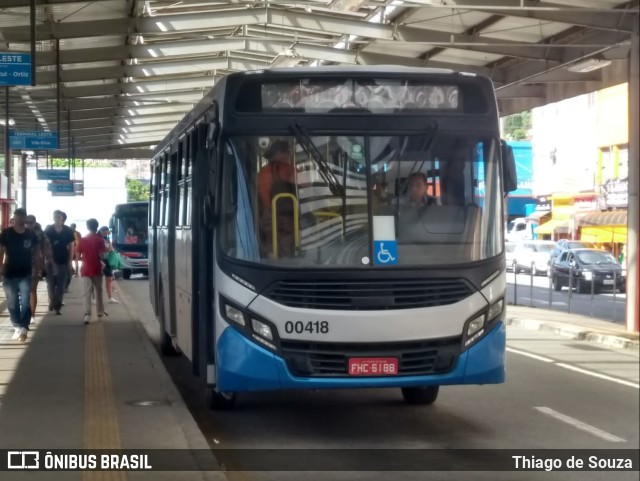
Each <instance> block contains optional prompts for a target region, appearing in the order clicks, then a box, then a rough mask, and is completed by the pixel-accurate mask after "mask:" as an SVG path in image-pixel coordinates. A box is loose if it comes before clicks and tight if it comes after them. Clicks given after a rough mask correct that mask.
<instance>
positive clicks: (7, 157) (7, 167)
mask: <svg viewBox="0 0 640 481" xmlns="http://www.w3.org/2000/svg"><path fill="white" fill-rule="evenodd" d="M4 98H5V118H4V175H6V176H7V199H11V146H10V144H9V87H5V88H4Z"/></svg>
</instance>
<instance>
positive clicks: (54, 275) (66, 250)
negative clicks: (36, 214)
mask: <svg viewBox="0 0 640 481" xmlns="http://www.w3.org/2000/svg"><path fill="white" fill-rule="evenodd" d="M66 220H67V215H66V214H65V213H64V212H62V211H61V210H56V211H54V212H53V225H50V226H48V227H47V228H46V230H45V231H44V233H45V235H46V236H47V238H48V239H49V242H50V243H51V250H52V252H53V261H54V265H53V266H52V267H51V268H49V267H47V287H48V290H49V310H50V311H53V310H54V309H55V311H56V314H60V309H62V297H63V296H64V289H65V287H66V285H67V276H69V275H70V274H71V270H72V265H73V242H74V240H75V237H74V235H73V231H72V230H71V229H70V228H69V227H67V226H66V225H64V223H65V221H66Z"/></svg>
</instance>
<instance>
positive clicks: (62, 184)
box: [47, 180, 75, 195]
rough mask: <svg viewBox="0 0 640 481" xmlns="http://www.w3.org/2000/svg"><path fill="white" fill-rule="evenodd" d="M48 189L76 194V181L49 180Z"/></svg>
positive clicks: (56, 192)
mask: <svg viewBox="0 0 640 481" xmlns="http://www.w3.org/2000/svg"><path fill="white" fill-rule="evenodd" d="M47 190H48V191H49V192H53V193H54V194H63V193H69V195H75V188H74V183H73V181H72V180H54V181H51V182H49V185H47Z"/></svg>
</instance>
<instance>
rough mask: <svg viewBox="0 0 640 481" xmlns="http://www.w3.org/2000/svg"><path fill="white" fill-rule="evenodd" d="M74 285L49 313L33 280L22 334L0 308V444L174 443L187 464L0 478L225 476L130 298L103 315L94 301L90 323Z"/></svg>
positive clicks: (118, 446)
mask: <svg viewBox="0 0 640 481" xmlns="http://www.w3.org/2000/svg"><path fill="white" fill-rule="evenodd" d="M81 291H82V282H81V279H80V278H73V280H72V283H71V286H70V292H69V293H68V294H66V296H65V304H66V305H65V306H64V307H63V311H62V315H59V316H58V315H55V313H53V312H47V311H46V309H47V305H48V300H47V294H46V286H45V284H44V283H41V285H40V286H39V298H40V299H39V300H40V303H39V307H38V309H37V310H36V316H35V317H36V319H37V322H36V324H35V325H33V324H32V326H31V329H30V332H29V337H28V339H27V341H26V342H20V341H17V340H11V336H12V334H13V328H12V327H11V323H10V321H9V318H8V312H7V310H6V309H1V310H2V312H0V450H3V449H9V450H16V449H19V450H27V449H46V450H54V449H96V450H97V449H132V450H138V449H145V450H146V449H154V450H155V449H176V450H182V451H180V454H181V456H182V458H183V461H184V458H185V457H187V458H188V460H189V461H188V462H189V463H192V464H190V465H189V467H188V468H187V469H185V471H183V472H168V471H162V472H158V471H149V472H123V471H92V472H89V471H85V472H81V471H74V472H69V471H67V472H62V471H58V472H43V471H39V472H37V473H34V472H18V471H15V472H14V471H9V472H3V473H0V478H1V479H3V480H4V481H13V480H14V479H15V480H21V479H37V480H56V481H57V480H64V481H73V480H79V479H83V480H85V479H105V480H106V479H117V480H147V479H148V480H185V481H191V480H205V479H207V480H208V479H225V478H224V475H223V473H221V472H220V471H217V464H216V462H215V459H214V458H213V455H212V454H210V453H211V452H210V451H209V450H208V445H207V442H206V440H205V439H204V437H203V435H202V434H201V432H200V430H199V429H198V427H197V425H196V423H195V421H194V420H193V418H192V416H191V414H190V412H189V411H188V409H187V407H186V406H185V404H184V402H183V401H182V399H181V397H180V395H179V393H178V391H177V390H176V388H175V386H174V384H173V382H172V380H171V379H170V377H169V375H168V374H167V372H166V370H165V368H164V366H163V365H162V362H161V360H160V358H159V356H158V353H157V352H156V350H155V348H154V346H153V345H152V344H151V342H150V340H149V338H148V336H147V335H146V333H145V331H144V329H143V328H142V326H141V324H140V322H139V321H138V320H137V319H136V316H135V305H133V303H132V302H131V301H128V302H127V300H126V298H125V297H126V296H123V297H122V298H121V303H119V304H106V310H107V312H108V314H109V315H108V317H103V320H97V318H96V315H95V306H94V307H93V310H94V312H93V321H92V323H91V324H89V325H85V324H84V323H83V321H82V317H83V314H84V312H83V307H82V298H81ZM118 294H119V293H118V292H116V293H115V297H118ZM0 300H2V301H4V290H3V289H0ZM4 304H5V303H4V302H2V306H1V307H4ZM191 450H197V451H191ZM167 453H169V454H170V453H171V452H167ZM2 461H4V460H2ZM183 464H184V462H183Z"/></svg>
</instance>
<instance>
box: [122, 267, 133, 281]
mask: <svg viewBox="0 0 640 481" xmlns="http://www.w3.org/2000/svg"><path fill="white" fill-rule="evenodd" d="M122 277H124V278H125V279H131V271H130V270H128V269H123V271H122Z"/></svg>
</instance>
